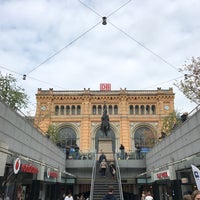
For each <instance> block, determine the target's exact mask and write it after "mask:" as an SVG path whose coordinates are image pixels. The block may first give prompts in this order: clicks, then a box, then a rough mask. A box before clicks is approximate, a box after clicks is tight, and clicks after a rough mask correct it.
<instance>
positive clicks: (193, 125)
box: [146, 110, 200, 171]
mask: <svg viewBox="0 0 200 200" xmlns="http://www.w3.org/2000/svg"><path fill="white" fill-rule="evenodd" d="M198 153H200V110H197V111H196V113H194V114H193V115H192V116H191V117H189V119H188V120H186V121H185V122H184V123H182V124H181V125H180V126H179V127H177V129H175V130H174V132H172V133H171V134H170V135H169V136H167V137H166V138H164V139H163V140H162V141H160V142H159V143H158V144H157V145H156V146H155V147H154V148H153V149H152V150H151V151H150V152H149V153H147V155H146V166H147V171H150V170H153V169H156V168H159V167H161V166H163V165H168V164H170V163H174V164H176V162H177V163H179V161H180V163H179V164H178V165H177V166H176V169H177V168H178V167H180V166H181V162H185V163H186V164H187V165H188V166H187V167H189V165H190V164H191V163H193V164H196V165H200V161H199V159H198V157H197V156H198V155H197V154H198ZM185 158H187V159H185ZM181 160H182V161H181ZM185 163H184V165H183V167H186V165H185Z"/></svg>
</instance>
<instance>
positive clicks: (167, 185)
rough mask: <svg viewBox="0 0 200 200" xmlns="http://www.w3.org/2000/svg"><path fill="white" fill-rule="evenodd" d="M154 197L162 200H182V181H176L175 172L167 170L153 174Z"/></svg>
mask: <svg viewBox="0 0 200 200" xmlns="http://www.w3.org/2000/svg"><path fill="white" fill-rule="evenodd" d="M153 180H154V182H153V196H154V199H160V200H172V199H173V200H178V199H181V191H180V181H179V180H176V177H175V175H174V171H172V170H170V169H166V170H163V171H158V172H155V173H153Z"/></svg>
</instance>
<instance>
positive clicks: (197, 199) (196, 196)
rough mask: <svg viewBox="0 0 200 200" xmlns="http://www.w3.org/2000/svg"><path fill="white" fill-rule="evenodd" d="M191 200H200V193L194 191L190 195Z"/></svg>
mask: <svg viewBox="0 0 200 200" xmlns="http://www.w3.org/2000/svg"><path fill="white" fill-rule="evenodd" d="M192 200H200V191H199V190H195V191H194V192H193V193H192Z"/></svg>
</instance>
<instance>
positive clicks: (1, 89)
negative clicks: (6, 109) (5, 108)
mask: <svg viewBox="0 0 200 200" xmlns="http://www.w3.org/2000/svg"><path fill="white" fill-rule="evenodd" d="M16 83H17V79H16V78H14V77H13V75H11V74H9V75H6V76H3V75H2V74H1V73H0V99H1V100H2V101H4V102H5V103H6V104H8V105H9V106H10V107H11V108H13V109H16V110H20V109H22V108H27V106H28V103H29V98H28V96H27V95H26V94H25V93H24V89H22V88H21V87H19V86H17V84H16Z"/></svg>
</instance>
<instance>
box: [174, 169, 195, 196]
mask: <svg viewBox="0 0 200 200" xmlns="http://www.w3.org/2000/svg"><path fill="white" fill-rule="evenodd" d="M177 178H178V179H179V180H180V183H181V192H182V195H184V194H191V193H192V192H193V191H194V190H196V189H197V187H196V183H195V180H194V176H193V173H192V169H191V168H186V169H182V170H178V171H177Z"/></svg>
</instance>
